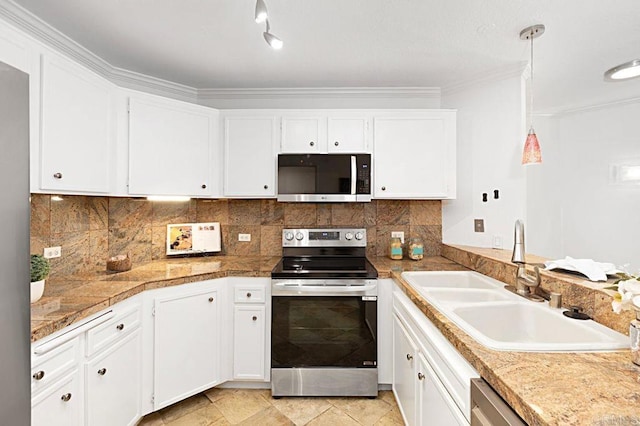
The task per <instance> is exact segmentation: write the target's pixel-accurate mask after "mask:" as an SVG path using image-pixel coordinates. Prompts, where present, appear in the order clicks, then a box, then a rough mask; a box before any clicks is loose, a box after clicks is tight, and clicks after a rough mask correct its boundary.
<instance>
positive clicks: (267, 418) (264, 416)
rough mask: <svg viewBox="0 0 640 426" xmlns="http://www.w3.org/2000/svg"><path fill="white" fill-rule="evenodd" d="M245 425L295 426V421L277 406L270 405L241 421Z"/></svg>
mask: <svg viewBox="0 0 640 426" xmlns="http://www.w3.org/2000/svg"><path fill="white" fill-rule="evenodd" d="M239 424H240V425H243V426H255V425H260V426H293V425H294V423H293V422H292V421H291V420H290V419H289V418H288V417H287V416H285V415H284V414H282V413H281V412H280V411H278V409H277V408H276V407H273V406H270V407H269V408H265V409H264V410H262V411H260V412H258V413H256V414H254V415H253V416H251V417H249V418H248V419H247V420H245V421H243V422H242V423H239Z"/></svg>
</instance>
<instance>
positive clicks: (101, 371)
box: [98, 368, 107, 376]
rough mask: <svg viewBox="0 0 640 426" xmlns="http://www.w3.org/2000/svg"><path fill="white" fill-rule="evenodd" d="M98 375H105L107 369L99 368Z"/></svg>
mask: <svg viewBox="0 0 640 426" xmlns="http://www.w3.org/2000/svg"><path fill="white" fill-rule="evenodd" d="M98 374H99V375H101V376H104V375H105V374H107V369H106V368H101V369H100V370H98Z"/></svg>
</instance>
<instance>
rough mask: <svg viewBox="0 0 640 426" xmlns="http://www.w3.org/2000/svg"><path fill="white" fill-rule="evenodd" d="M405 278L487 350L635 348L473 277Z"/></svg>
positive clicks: (602, 330) (490, 281) (427, 275)
mask: <svg viewBox="0 0 640 426" xmlns="http://www.w3.org/2000/svg"><path fill="white" fill-rule="evenodd" d="M402 278H404V280H405V281H407V282H408V283H409V284H410V285H411V286H412V287H413V288H414V289H415V290H416V291H418V292H419V293H420V294H421V295H422V296H423V297H424V298H425V299H426V300H427V302H429V303H430V304H432V305H433V306H434V307H435V308H436V309H438V310H439V311H440V312H442V314H444V315H445V316H446V317H447V318H448V319H449V320H450V321H452V322H453V323H454V324H456V325H457V326H458V327H460V328H461V329H462V330H463V331H464V332H465V333H467V334H468V335H469V336H471V337H472V338H473V339H475V340H476V341H477V342H478V343H480V344H482V345H484V346H486V347H487V348H490V349H494V350H499V351H516V352H595V351H610V350H617V349H624V348H628V347H629V338H628V337H627V336H624V335H623V334H621V333H618V332H616V331H614V330H611V329H609V328H607V327H605V326H603V325H601V324H598V323H597V322H595V321H591V320H587V321H582V320H575V319H571V318H567V317H565V316H564V315H562V310H561V309H554V308H551V307H549V305H548V304H547V303H538V302H531V301H527V300H524V299H522V298H520V297H519V296H517V295H515V294H513V293H511V292H509V291H507V290H505V289H504V283H502V282H500V281H497V280H494V279H493V278H490V277H487V276H484V275H482V274H479V273H477V272H471V271H451V272H449V271H445V272H431V271H420V272H403V273H402Z"/></svg>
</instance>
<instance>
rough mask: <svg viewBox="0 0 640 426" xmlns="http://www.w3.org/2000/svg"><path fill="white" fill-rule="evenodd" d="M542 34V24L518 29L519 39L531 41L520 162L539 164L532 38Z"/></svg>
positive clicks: (540, 156)
mask: <svg viewBox="0 0 640 426" xmlns="http://www.w3.org/2000/svg"><path fill="white" fill-rule="evenodd" d="M542 34H544V25H542V24H537V25H532V26H530V27H527V28H525V29H524V30H522V31H520V40H529V41H531V94H530V103H529V123H530V125H531V127H530V128H529V134H528V135H527V139H526V140H525V142H524V150H523V152H522V164H540V163H542V153H541V152H540V143H539V142H538V136H536V131H535V130H533V39H534V38H537V37H540V36H541V35H542Z"/></svg>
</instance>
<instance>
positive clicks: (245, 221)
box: [31, 194, 442, 276]
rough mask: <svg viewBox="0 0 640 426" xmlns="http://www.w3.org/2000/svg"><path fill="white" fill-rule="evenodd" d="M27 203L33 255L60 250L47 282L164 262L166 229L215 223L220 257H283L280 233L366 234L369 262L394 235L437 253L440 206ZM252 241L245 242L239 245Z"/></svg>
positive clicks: (68, 199)
mask: <svg viewBox="0 0 640 426" xmlns="http://www.w3.org/2000/svg"><path fill="white" fill-rule="evenodd" d="M52 197H53V196H51V195H43V194H33V195H32V196H31V252H32V253H42V250H43V249H44V248H45V247H50V246H61V247H62V257H61V258H58V259H52V260H51V275H52V276H64V275H69V274H83V273H90V272H95V271H101V270H104V269H105V266H106V260H107V258H108V257H109V256H115V255H117V254H124V253H130V254H131V257H132V260H133V264H134V266H135V265H138V266H139V265H141V264H144V263H148V262H151V261H153V260H158V259H163V258H165V257H166V255H165V238H166V226H167V224H169V223H188V222H220V226H221V230H222V253H221V254H226V255H232V256H234V255H235V256H242V255H262V256H280V255H282V248H281V235H282V229H283V228H284V227H288V228H293V227H327V228H332V227H357V228H366V229H367V234H368V246H367V255H368V256H370V257H374V256H385V255H386V254H387V247H388V243H389V238H390V236H391V231H404V233H405V237H406V238H410V237H414V236H415V237H421V238H422V240H423V241H424V243H425V254H426V255H428V256H435V255H440V253H441V251H442V214H441V211H442V210H441V202H440V201H422V200H420V201H418V200H416V201H413V200H412V201H398V200H374V201H372V202H370V203H336V204H328V203H327V204H322V203H320V204H312V203H278V202H277V201H275V200H266V199H263V200H191V201H189V202H186V203H158V202H150V201H147V200H146V199H144V198H116V197H90V196H71V195H69V196H62V197H61V198H62V199H61V200H57V201H56V199H54V198H52ZM239 233H248V234H251V241H250V242H240V241H238V234H239Z"/></svg>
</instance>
